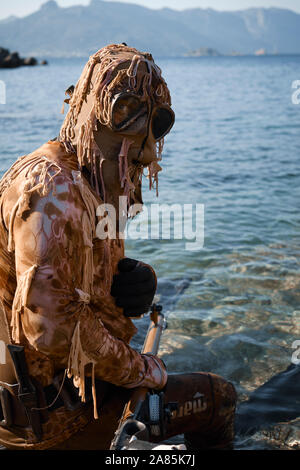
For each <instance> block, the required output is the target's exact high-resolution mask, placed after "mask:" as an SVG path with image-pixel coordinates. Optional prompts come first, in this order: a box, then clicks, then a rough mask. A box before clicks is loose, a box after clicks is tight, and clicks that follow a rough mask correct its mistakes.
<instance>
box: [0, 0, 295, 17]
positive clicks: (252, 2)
mask: <svg viewBox="0 0 300 470" xmlns="http://www.w3.org/2000/svg"><path fill="white" fill-rule="evenodd" d="M108 1H116V0H108ZM118 1H119V2H122V3H136V4H139V5H143V6H146V7H148V8H163V7H169V8H173V9H176V10H183V9H186V8H214V9H215V10H243V9H245V8H251V7H265V8H268V7H277V8H289V9H290V10H294V11H296V12H297V13H300V1H299V0H184V2H183V1H182V0H118ZM45 2H46V0H26V1H25V0H9V1H7V0H0V19H2V18H7V17H8V16H10V15H16V16H25V15H28V14H30V13H32V12H34V11H36V10H38V9H39V7H40V6H41V5H42V4H43V3H45ZM57 3H58V4H59V5H60V6H61V7H69V6H72V5H88V4H89V3H90V0H57Z"/></svg>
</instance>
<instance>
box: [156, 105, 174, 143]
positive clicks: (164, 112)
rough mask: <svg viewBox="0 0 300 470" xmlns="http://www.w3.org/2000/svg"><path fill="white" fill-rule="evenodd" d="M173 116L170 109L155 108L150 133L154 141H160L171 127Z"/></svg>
mask: <svg viewBox="0 0 300 470" xmlns="http://www.w3.org/2000/svg"><path fill="white" fill-rule="evenodd" d="M174 122H175V115H174V113H173V111H172V110H171V109H168V108H162V107H161V108H157V109H156V110H155V111H154V113H153V117H152V133H153V136H154V138H155V140H160V139H162V138H163V137H164V136H165V135H166V134H167V133H168V132H169V131H170V130H171V128H172V127H173V124H174Z"/></svg>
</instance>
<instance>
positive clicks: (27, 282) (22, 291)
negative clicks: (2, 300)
mask: <svg viewBox="0 0 300 470" xmlns="http://www.w3.org/2000/svg"><path fill="white" fill-rule="evenodd" d="M36 270H37V265H34V266H31V267H30V268H29V269H27V271H25V272H24V273H23V274H22V276H21V277H20V278H19V281H18V286H17V289H16V293H15V297H14V302H13V306H12V319H11V327H12V338H13V340H14V341H15V343H20V333H21V319H20V315H21V313H22V310H23V308H25V307H26V305H27V298H28V293H29V289H30V286H31V283H32V280H33V278H34V276H35V273H36Z"/></svg>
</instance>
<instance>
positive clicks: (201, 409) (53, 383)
mask: <svg viewBox="0 0 300 470" xmlns="http://www.w3.org/2000/svg"><path fill="white" fill-rule="evenodd" d="M69 94H70V99H69V100H67V101H68V103H69V111H68V113H67V115H66V118H65V120H64V123H63V125H62V128H61V130H60V134H59V137H58V139H56V140H54V141H49V142H48V143H46V144H45V145H43V146H42V147H41V148H39V149H38V150H36V151H34V152H33V153H31V154H30V155H26V156H24V157H21V158H19V159H18V160H17V161H16V163H15V164H14V165H13V166H12V167H11V168H10V169H9V170H8V172H7V173H6V174H5V175H4V177H3V178H2V180H1V183H0V204H1V221H0V231H1V236H0V252H1V258H0V299H1V304H2V308H1V310H0V320H1V331H2V336H1V332H0V340H2V341H4V342H6V343H7V342H10V343H12V344H16V345H22V346H23V347H24V351H25V357H26V363H27V367H28V373H29V376H30V377H31V379H32V380H33V382H34V384H35V387H36V393H37V396H38V405H35V407H31V408H28V406H27V405H26V406H27V408H26V406H25V408H24V406H23V405H22V403H21V404H20V399H19V397H18V395H17V393H16V389H15V388H14V387H15V385H14V383H15V382H10V381H9V380H8V379H7V377H8V376H9V377H12V376H13V375H14V374H13V373H10V372H9V371H8V369H9V367H11V364H0V386H1V387H2V388H3V390H4V391H8V392H9V400H8V401H9V406H10V407H11V408H12V410H15V411H13V412H12V416H13V417H12V420H11V422H8V421H7V420H5V419H3V420H2V424H1V423H0V444H2V445H4V446H5V447H7V448H11V449H22V448H26V449H107V448H109V444H110V441H111V439H112V437H113V434H114V431H115V429H116V427H117V424H118V420H119V418H120V413H121V412H122V408H123V406H124V403H125V402H126V400H127V399H128V396H129V394H130V390H131V389H132V388H135V387H138V386H144V387H147V388H149V389H153V390H164V392H165V396H166V400H167V401H176V402H177V403H178V408H177V411H175V412H174V413H173V416H172V419H171V420H170V423H168V424H167V425H166V435H165V438H168V437H170V436H174V435H177V434H181V433H185V437H186V441H187V443H188V445H189V446H190V447H192V448H212V449H213V448H226V447H229V446H230V445H231V444H232V440H233V419H234V410H235V401H236V395H235V391H234V388H233V386H232V385H231V384H230V383H228V382H227V381H225V380H224V379H222V378H221V377H218V376H216V375H214V374H208V373H200V372H199V373H193V374H174V375H169V376H168V374H167V372H166V369H165V366H164V364H163V362H162V361H161V360H160V359H159V358H158V357H155V356H151V355H143V354H140V353H138V352H137V351H135V350H134V349H133V348H131V346H130V345H129V343H130V340H131V338H132V336H133V335H134V334H135V332H136V327H135V326H134V324H133V322H132V320H131V318H132V317H139V316H141V315H142V314H144V313H145V312H147V311H148V310H149V308H150V305H151V303H152V300H153V297H154V294H155V289H156V276H155V273H154V270H153V269H152V268H151V267H150V266H148V265H146V264H144V263H142V262H138V261H136V260H131V259H128V258H125V254H124V239H123V237H122V235H121V233H122V230H121V225H122V222H121V220H119V219H118V220H117V221H116V222H117V227H116V236H114V237H110V233H108V234H107V236H106V237H100V238H99V236H98V235H99V232H98V231H97V227H98V226H99V223H101V220H102V218H103V214H102V213H101V214H102V215H101V214H100V212H99V207H101V206H102V205H103V204H110V205H112V206H113V207H115V208H116V213H117V214H120V213H122V211H120V207H119V204H120V197H121V199H122V200H124V198H125V200H126V204H125V208H124V207H123V209H122V210H123V212H124V211H125V212H126V217H127V216H129V215H130V207H131V206H132V205H133V204H142V194H141V181H142V175H143V172H144V171H145V169H148V178H149V182H150V188H151V187H152V186H156V188H157V185H158V172H159V171H160V170H161V167H160V165H159V161H160V159H161V153H162V150H163V139H164V137H165V135H166V134H167V133H168V132H169V131H170V129H171V128H172V126H173V123H174V112H173V111H172V108H171V98H170V93H169V90H168V87H167V85H166V83H165V81H164V79H163V78H162V76H161V71H160V69H159V67H158V66H157V65H156V64H155V63H154V61H153V58H152V56H151V55H150V54H147V53H141V52H139V51H137V50H136V49H133V48H129V47H127V46H125V45H110V46H107V47H105V48H103V49H101V50H100V51H98V52H97V53H96V54H94V55H93V56H91V58H90V59H89V61H88V63H87V64H86V66H85V68H84V70H83V73H82V75H81V77H80V79H79V81H78V83H77V85H76V87H75V88H74V89H70V90H69ZM4 332H5V333H4ZM11 380H12V379H11ZM76 394H77V395H76ZM74 395H76V397H75V399H74ZM3 396H4V395H3ZM5 396H6V395H5ZM70 396H72V399H71V398H70ZM3 401H5V400H2V402H3ZM5 406H6V405H5V404H3V403H2V414H3V415H4V414H5V413H3V409H4V408H5ZM7 406H8V405H7ZM22 406H23V408H22ZM28 409H29V413H28ZM16 410H17V411H16ZM4 411H5V410H4ZM31 414H33V415H32V416H31ZM36 419H39V422H40V427H41V430H42V432H41V435H38V436H37V433H36V432H35V429H36V426H35V425H34V421H35V420H36ZM159 438H160V436H152V437H151V440H153V441H155V442H157V441H159Z"/></svg>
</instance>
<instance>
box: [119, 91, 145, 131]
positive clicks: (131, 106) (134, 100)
mask: <svg viewBox="0 0 300 470" xmlns="http://www.w3.org/2000/svg"><path fill="white" fill-rule="evenodd" d="M143 107H144V104H143V103H142V102H141V100H140V99H139V98H138V97H137V96H132V95H124V96H120V97H119V98H118V99H117V100H116V102H115V103H114V105H113V110H112V124H113V126H114V127H115V128H116V129H121V128H122V127H124V126H126V125H127V124H130V122H131V121H132V120H133V119H134V118H135V117H137V116H138V115H139V114H140V112H141V111H142V109H143Z"/></svg>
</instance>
